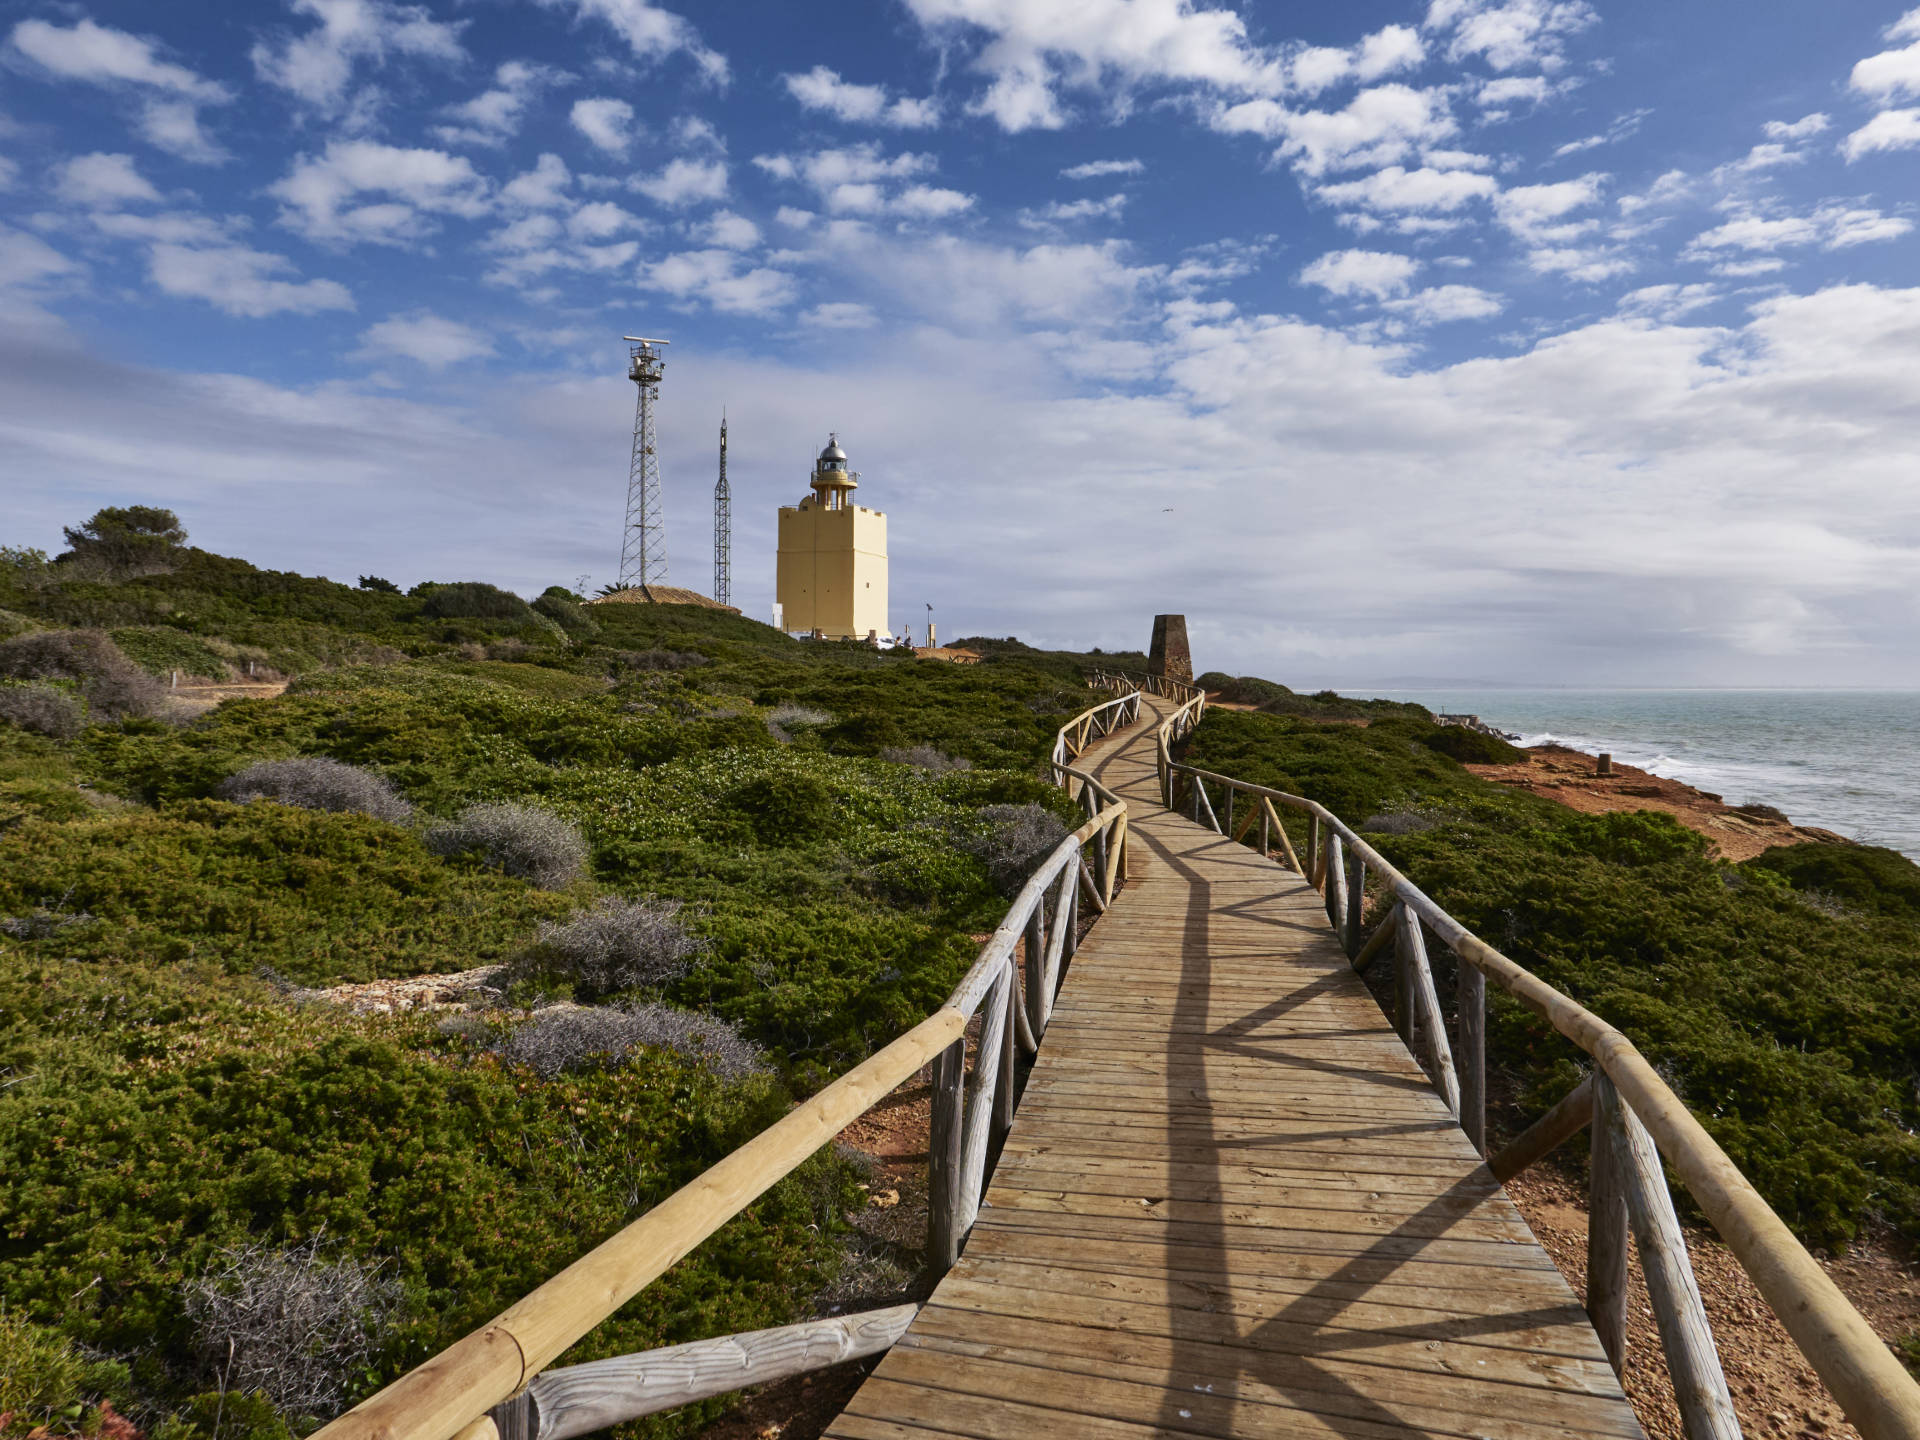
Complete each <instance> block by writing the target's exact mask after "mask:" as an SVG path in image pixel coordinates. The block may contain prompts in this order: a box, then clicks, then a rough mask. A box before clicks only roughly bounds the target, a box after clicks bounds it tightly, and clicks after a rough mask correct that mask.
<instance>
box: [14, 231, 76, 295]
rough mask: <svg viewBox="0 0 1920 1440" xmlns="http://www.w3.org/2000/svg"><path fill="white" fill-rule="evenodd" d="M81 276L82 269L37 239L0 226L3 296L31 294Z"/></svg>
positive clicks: (25, 233) (23, 232) (22, 232)
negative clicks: (42, 286) (57, 281)
mask: <svg viewBox="0 0 1920 1440" xmlns="http://www.w3.org/2000/svg"><path fill="white" fill-rule="evenodd" d="M79 273H80V266H79V265H77V264H75V263H74V262H73V261H72V260H69V259H68V258H67V257H66V256H64V255H62V254H61V253H60V252H59V251H58V250H55V249H54V248H53V247H52V246H51V245H49V244H47V242H46V241H44V240H42V239H40V238H39V237H38V236H36V235H29V234H27V232H26V231H24V230H15V229H13V228H12V227H11V226H8V225H3V224H0V292H5V291H32V290H35V289H37V288H38V287H39V286H41V285H43V284H45V283H46V282H47V281H49V280H55V279H62V278H65V277H69V276H74V275H78V274H79Z"/></svg>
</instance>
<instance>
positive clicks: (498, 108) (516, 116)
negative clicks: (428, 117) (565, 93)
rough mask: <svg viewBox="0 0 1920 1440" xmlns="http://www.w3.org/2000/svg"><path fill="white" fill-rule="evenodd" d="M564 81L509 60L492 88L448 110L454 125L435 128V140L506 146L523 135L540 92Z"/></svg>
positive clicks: (553, 72) (558, 75)
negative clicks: (529, 112) (528, 108)
mask: <svg viewBox="0 0 1920 1440" xmlns="http://www.w3.org/2000/svg"><path fill="white" fill-rule="evenodd" d="M563 78H565V77H564V74H563V72H561V71H558V70H554V69H552V68H550V67H548V66H545V65H530V64H528V63H527V62H526V61H524V60H509V61H507V62H506V63H505V64H504V65H501V66H500V67H499V68H498V69H496V70H495V71H494V73H493V86H492V88H490V89H487V90H483V91H481V92H480V93H479V94H478V95H476V96H474V97H473V99H471V100H463V101H461V102H460V103H459V104H457V105H449V106H448V107H447V108H446V110H445V111H444V112H443V113H444V114H445V115H446V116H447V118H448V120H449V121H450V122H451V123H450V124H446V125H436V126H435V127H434V129H433V133H434V136H435V138H436V139H438V140H439V141H440V142H441V143H442V144H446V145H485V146H493V147H498V146H501V145H504V144H506V143H507V141H509V140H511V139H512V138H513V137H514V136H515V135H518V134H519V133H520V126H521V124H522V122H523V121H525V119H526V116H527V107H528V105H530V104H531V103H532V102H533V100H534V98H535V97H536V96H537V95H538V94H539V93H540V91H541V89H542V88H544V87H545V86H548V85H552V84H556V83H558V82H559V81H560V80H562V79H563Z"/></svg>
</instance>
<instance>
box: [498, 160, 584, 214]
mask: <svg viewBox="0 0 1920 1440" xmlns="http://www.w3.org/2000/svg"><path fill="white" fill-rule="evenodd" d="M572 183H573V172H572V171H570V170H569V169H567V162H566V161H564V160H562V159H561V158H560V157H559V156H558V155H555V154H552V153H551V152H549V153H547V154H544V155H542V156H541V157H540V158H539V159H538V160H536V161H535V162H534V165H533V169H531V170H527V171H523V172H522V173H520V174H518V175H516V176H514V177H513V179H511V180H509V181H508V182H507V183H506V184H505V185H503V186H501V187H500V199H501V201H502V202H503V203H504V204H507V205H512V206H515V207H517V208H519V209H522V210H556V209H564V208H565V207H567V206H569V205H571V204H572V203H573V199H572V197H571V196H569V195H568V194H567V189H568V187H569V186H571V185H572Z"/></svg>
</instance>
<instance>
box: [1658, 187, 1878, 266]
mask: <svg viewBox="0 0 1920 1440" xmlns="http://www.w3.org/2000/svg"><path fill="white" fill-rule="evenodd" d="M1912 229H1913V222H1912V221H1911V220H1908V219H1905V218H1904V217H1902V216H1898V215H1887V214H1883V213H1882V212H1881V211H1879V210H1875V209H1872V208H1870V207H1867V206H1860V205H1846V204H1844V203H1841V202H1837V201H1830V202H1828V203H1827V204H1825V205H1821V206H1820V207H1818V208H1817V209H1815V210H1814V211H1813V212H1812V213H1811V214H1807V215H1778V216H1772V217H1769V216H1766V215H1763V214H1760V213H1759V212H1757V211H1749V212H1747V213H1745V214H1742V215H1737V216H1735V217H1734V218H1733V219H1731V220H1729V221H1727V222H1726V223H1724V224H1721V225H1716V226H1714V227H1713V229H1711V230H1707V231H1703V232H1702V233H1701V234H1699V235H1696V236H1694V238H1693V241H1692V243H1690V244H1689V245H1688V246H1687V248H1686V249H1685V250H1684V251H1683V252H1682V253H1681V257H1680V258H1681V259H1683V260H1701V259H1718V258H1721V257H1720V252H1722V251H1726V250H1746V251H1757V252H1760V253H1771V252H1773V251H1776V250H1792V249H1799V248H1801V247H1804V246H1809V245H1818V246H1819V247H1820V248H1821V249H1823V250H1844V249H1848V248H1850V247H1851V246H1854V245H1865V244H1870V243H1872V242H1873V241H1877V240H1895V239H1898V238H1899V237H1900V236H1902V235H1905V234H1907V233H1908V232H1910V231H1911V230H1912Z"/></svg>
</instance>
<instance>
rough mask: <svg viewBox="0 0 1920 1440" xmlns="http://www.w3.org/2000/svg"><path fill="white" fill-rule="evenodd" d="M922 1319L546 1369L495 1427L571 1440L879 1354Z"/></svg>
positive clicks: (763, 1335) (543, 1439)
mask: <svg viewBox="0 0 1920 1440" xmlns="http://www.w3.org/2000/svg"><path fill="white" fill-rule="evenodd" d="M919 1313H920V1307H919V1306H918V1305H893V1306H889V1307H888V1308H887V1309H884V1310H868V1311H863V1312H861V1313H859V1314H854V1315H836V1316H834V1317H832V1318H831V1319H827V1320H808V1321H804V1322H802V1323H801V1324H798V1325H783V1326H781V1327H780V1328H779V1329H777V1330H750V1331H748V1332H747V1333H745V1334H743V1335H723V1336H721V1337H720V1338H719V1339H718V1340H695V1341H693V1342H692V1343H690V1344H687V1345H669V1346H666V1347H664V1348H662V1349H659V1350H645V1351H642V1352H641V1353H640V1354H638V1355H622V1356H619V1357H618V1358H616V1359H612V1360H593V1361H590V1362H588V1363H587V1364H585V1365H570V1366H568V1367H567V1368H565V1369H564V1370H549V1371H547V1373H546V1374H544V1375H540V1376H537V1377H536V1378H535V1379H534V1381H533V1383H532V1384H531V1385H529V1386H528V1387H527V1388H526V1389H525V1390H524V1391H522V1392H521V1393H520V1394H519V1395H518V1396H516V1397H515V1398H514V1399H513V1400H511V1401H509V1402H507V1404H508V1406H513V1407H518V1408H519V1409H520V1410H521V1411H522V1413H521V1414H519V1415H517V1416H514V1417H512V1418H511V1419H506V1418H505V1417H500V1416H497V1417H496V1421H497V1422H499V1421H502V1420H504V1423H498V1429H499V1431H500V1432H501V1433H502V1435H503V1436H505V1435H507V1434H508V1433H510V1432H514V1431H517V1432H518V1433H519V1434H520V1435H523V1436H525V1437H526V1440H574V1437H575V1436H578V1435H590V1434H592V1433H593V1432H594V1431H595V1430H604V1429H606V1428H607V1427H608V1426H609V1425H619V1424H621V1423H623V1422H624V1421H627V1420H638V1419H640V1418H641V1417H642V1416H646V1415H657V1414H659V1412H660V1411H662V1410H671V1409H673V1408H675V1407H676V1406H679V1405H691V1404H692V1403H693V1402H694V1401H696V1400H707V1399H710V1398H712V1397H713V1396H715V1395H725V1394H727V1393H728V1392H729V1391H732V1390H739V1389H743V1388H744V1387H746V1386H748V1385H765V1384H768V1383H769V1382H771V1381H774V1380H785V1379H787V1378H788V1377H789V1376H792V1375H804V1374H806V1373H808V1372H809V1371H812V1370H824V1369H826V1368H827V1366H829V1365H841V1364H844V1363H845V1362H847V1361H848V1360H858V1359H861V1358H862V1357H864V1356H867V1355H877V1354H879V1353H880V1352H881V1351H882V1350H885V1349H887V1348H888V1347H889V1346H890V1345H892V1344H893V1342H894V1341H896V1340H898V1339H899V1338H900V1337H901V1336H902V1335H904V1334H905V1333H906V1330H907V1326H909V1325H911V1324H912V1323H913V1317H914V1316H915V1315H918V1314H919ZM503 1408H505V1407H503Z"/></svg>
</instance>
